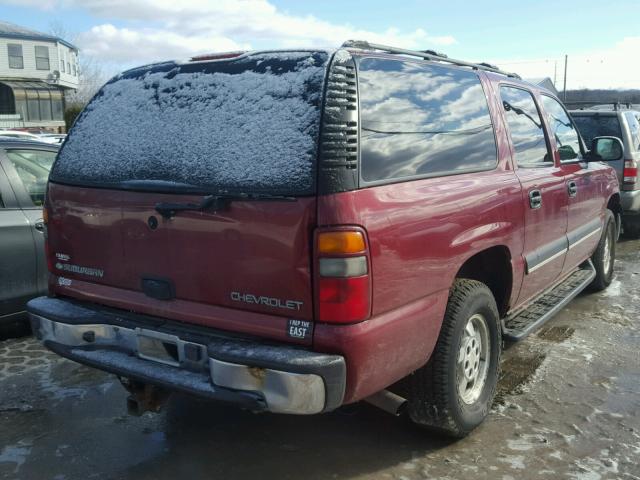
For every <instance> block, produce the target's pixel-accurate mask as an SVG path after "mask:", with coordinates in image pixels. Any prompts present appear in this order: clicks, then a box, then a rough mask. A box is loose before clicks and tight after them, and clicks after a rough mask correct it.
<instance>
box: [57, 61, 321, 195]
mask: <svg viewBox="0 0 640 480" xmlns="http://www.w3.org/2000/svg"><path fill="white" fill-rule="evenodd" d="M327 60H328V54H327V53H326V52H309V51H304V52H275V53H274V52H272V53H258V54H252V55H246V56H242V57H239V58H237V59H232V60H228V61H215V62H190V63H189V62H188V63H184V64H176V63H173V62H167V63H164V64H156V65H153V66H151V67H142V68H138V69H134V70H130V71H128V72H125V73H124V74H122V75H119V76H118V77H116V78H115V79H114V80H112V81H111V82H109V83H107V84H106V85H105V86H104V87H103V88H102V89H101V90H100V92H99V93H98V94H97V95H96V96H95V97H94V98H93V100H92V101H91V102H90V103H89V105H87V107H86V108H85V109H84V111H83V113H82V114H81V115H80V116H79V117H78V119H77V120H76V122H75V124H74V126H73V128H72V129H71V132H70V133H69V137H68V138H67V141H66V142H65V144H64V146H63V147H62V150H61V152H60V155H59V157H58V161H57V162H56V163H55V165H54V167H53V170H52V173H51V179H52V180H53V181H59V182H63V183H72V184H80V185H100V186H109V187H112V188H136V189H144V190H156V191H157V190H158V189H161V190H172V191H176V190H177V191H185V190H192V191H195V190H197V191H198V192H218V191H232V192H248V193H253V192H264V193H274V194H275V193H279V194H287V195H295V194H301V195H303V194H310V193H313V192H314V189H315V170H316V156H317V155H316V153H317V143H318V131H319V128H320V107H321V101H322V91H323V84H324V78H325V73H326V65H327Z"/></svg>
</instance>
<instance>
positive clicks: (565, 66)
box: [562, 55, 569, 103]
mask: <svg viewBox="0 0 640 480" xmlns="http://www.w3.org/2000/svg"><path fill="white" fill-rule="evenodd" d="M568 57H569V55H565V56H564V88H563V90H562V99H563V100H562V101H563V102H565V103H566V101H567V59H568Z"/></svg>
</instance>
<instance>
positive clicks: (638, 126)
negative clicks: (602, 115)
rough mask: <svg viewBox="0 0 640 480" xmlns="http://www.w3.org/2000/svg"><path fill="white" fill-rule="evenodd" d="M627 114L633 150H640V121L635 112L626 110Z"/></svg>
mask: <svg viewBox="0 0 640 480" xmlns="http://www.w3.org/2000/svg"><path fill="white" fill-rule="evenodd" d="M625 116H626V117H627V123H628V124H629V131H630V132H631V141H632V142H633V146H632V150H640V123H638V119H637V118H636V115H635V114H634V113H633V112H625Z"/></svg>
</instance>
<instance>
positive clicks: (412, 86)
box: [358, 58, 497, 181]
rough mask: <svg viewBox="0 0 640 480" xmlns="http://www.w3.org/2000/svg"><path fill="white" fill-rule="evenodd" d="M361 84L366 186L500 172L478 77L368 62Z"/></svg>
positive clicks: (444, 69)
mask: <svg viewBox="0 0 640 480" xmlns="http://www.w3.org/2000/svg"><path fill="white" fill-rule="evenodd" d="M358 80H359V86H360V118H361V130H360V135H361V163H362V167H361V169H362V178H363V179H364V180H366V181H376V180H386V179H393V178H402V177H411V176H414V175H432V174H438V173H443V172H453V171H465V170H476V169H491V168H494V167H495V165H496V163H497V157H496V145H495V138H494V134H493V126H492V124H491V118H490V117H489V110H488V107H487V100H486V97H485V95H484V91H483V90H482V85H481V84H480V80H479V79H478V76H477V75H476V74H475V73H474V72H472V71H465V70H459V69H454V68H447V67H441V66H437V65H426V64H416V63H410V62H404V61H400V60H386V59H377V58H376V59H374V58H365V59H362V60H361V61H360V65H359V74H358Z"/></svg>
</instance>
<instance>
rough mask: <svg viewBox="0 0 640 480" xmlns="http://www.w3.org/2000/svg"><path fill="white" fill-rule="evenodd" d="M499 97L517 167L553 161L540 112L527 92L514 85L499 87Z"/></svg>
mask: <svg viewBox="0 0 640 480" xmlns="http://www.w3.org/2000/svg"><path fill="white" fill-rule="evenodd" d="M500 96H501V98H502V107H503V108H504V112H505V117H506V119H507V125H508V127H509V132H510V134H511V142H512V143H513V148H514V150H515V154H516V158H515V161H516V163H517V164H518V165H519V166H525V167H526V166H530V165H540V164H542V163H545V162H548V163H553V158H552V157H551V156H550V155H549V152H548V150H547V142H546V138H545V136H544V129H543V127H542V120H541V119H540V113H539V112H538V109H537V107H536V104H535V102H534V100H533V96H532V95H531V93H530V92H527V91H526V90H522V89H521V88H515V87H501V88H500Z"/></svg>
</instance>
